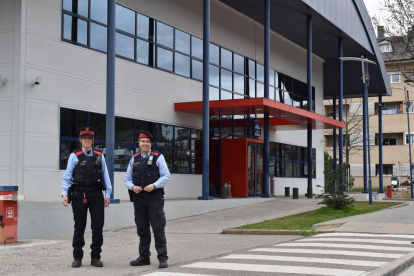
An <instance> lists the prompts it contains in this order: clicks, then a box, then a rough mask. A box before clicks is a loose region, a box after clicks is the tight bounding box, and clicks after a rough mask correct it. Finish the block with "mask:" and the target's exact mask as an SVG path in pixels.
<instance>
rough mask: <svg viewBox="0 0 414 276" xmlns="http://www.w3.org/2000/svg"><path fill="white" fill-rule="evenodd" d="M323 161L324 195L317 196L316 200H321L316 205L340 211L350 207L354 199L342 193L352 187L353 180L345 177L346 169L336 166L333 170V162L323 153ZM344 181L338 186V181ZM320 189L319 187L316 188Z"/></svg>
mask: <svg viewBox="0 0 414 276" xmlns="http://www.w3.org/2000/svg"><path fill="white" fill-rule="evenodd" d="M324 160H325V170H324V174H325V187H324V193H323V194H320V195H317V196H316V198H321V199H322V201H321V202H319V203H318V204H324V205H326V206H327V207H329V208H332V209H336V210H342V209H344V208H345V207H351V206H353V204H354V201H355V200H354V199H353V198H352V197H350V196H347V195H346V194H344V193H343V191H344V190H345V189H347V188H348V187H350V186H352V185H353V178H352V177H349V179H347V177H346V169H345V165H344V166H339V165H338V166H337V168H336V170H334V166H333V164H334V160H333V159H332V157H331V156H329V154H328V153H327V152H325V153H324ZM341 177H342V179H344V180H346V181H344V184H342V185H339V181H340V179H341ZM318 187H320V186H318Z"/></svg>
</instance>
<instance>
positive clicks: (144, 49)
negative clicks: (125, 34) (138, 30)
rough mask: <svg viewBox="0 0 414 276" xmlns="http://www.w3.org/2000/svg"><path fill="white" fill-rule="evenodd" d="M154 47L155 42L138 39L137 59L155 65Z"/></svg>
mask: <svg viewBox="0 0 414 276" xmlns="http://www.w3.org/2000/svg"><path fill="white" fill-rule="evenodd" d="M154 48H155V46H154V45H153V44H151V43H148V42H146V41H143V40H141V39H137V61H138V62H139V63H143V64H146V65H149V66H154V65H155V62H154V59H155V55H154Z"/></svg>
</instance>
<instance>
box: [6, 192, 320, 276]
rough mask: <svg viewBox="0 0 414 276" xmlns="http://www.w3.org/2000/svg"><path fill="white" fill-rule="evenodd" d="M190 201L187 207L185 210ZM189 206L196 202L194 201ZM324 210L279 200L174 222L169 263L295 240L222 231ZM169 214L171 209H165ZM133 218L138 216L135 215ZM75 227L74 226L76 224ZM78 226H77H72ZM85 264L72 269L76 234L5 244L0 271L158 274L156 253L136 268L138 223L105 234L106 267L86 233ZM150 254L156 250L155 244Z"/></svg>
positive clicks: (169, 232)
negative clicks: (95, 261) (96, 261)
mask: <svg viewBox="0 0 414 276" xmlns="http://www.w3.org/2000/svg"><path fill="white" fill-rule="evenodd" d="M185 206H186V205H183V207H184V208H185ZM188 206H192V205H191V204H189V205H188ZM316 208H319V206H318V205H317V201H316V200H313V199H304V198H303V199H299V200H292V199H285V198H277V199H274V200H269V201H266V202H263V203H256V204H251V205H247V206H240V207H235V208H231V209H226V210H222V211H213V212H210V213H207V214H203V215H196V216H192V217H187V218H181V219H175V220H169V221H168V222H167V227H166V232H167V241H168V255H169V257H170V259H169V261H168V262H169V264H170V266H172V267H174V266H179V265H182V264H186V263H189V262H193V261H200V260H204V259H207V258H211V257H214V256H219V255H223V254H227V253H232V252H237V251H240V250H248V249H252V248H256V247H258V246H270V245H273V244H278V243H281V242H284V241H290V240H294V239H297V238H300V236H294V235H283V236H280V235H272V236H260V235H251V236H245V235H222V234H220V233H221V232H222V230H223V229H225V228H228V227H235V226H240V225H244V224H248V223H255V222H260V221H263V220H266V219H272V218H277V217H283V216H287V215H291V214H295V213H301V212H306V211H310V210H314V209H316ZM165 211H166V212H167V213H168V209H166V210H165ZM130 219H131V220H133V217H132V216H131V218H130ZM72 227H73V226H72ZM72 229H73V228H72ZM85 241H86V245H85V247H84V252H85V254H84V259H83V264H84V265H83V266H82V267H81V268H80V269H72V268H71V267H70V264H71V262H72V246H71V243H72V236H71V235H67V236H60V237H53V238H42V240H26V241H21V242H20V243H18V244H16V245H6V246H1V249H0V260H2V262H1V268H0V275H99V276H103V275H142V274H148V273H150V272H158V271H159V270H158V262H157V261H156V258H155V255H153V256H152V258H151V261H152V263H151V265H150V266H144V267H131V266H130V265H129V262H130V261H131V260H133V259H136V258H137V257H138V252H137V249H138V237H137V234H136V229H135V227H132V228H125V229H121V230H107V231H105V232H104V245H103V248H102V250H103V251H102V261H103V263H104V268H102V269H101V268H94V267H91V266H90V257H89V252H90V250H89V245H90V243H91V233H90V232H88V233H86V234H85ZM151 252H152V253H153V254H154V252H156V251H155V248H154V246H153V244H152V249H151Z"/></svg>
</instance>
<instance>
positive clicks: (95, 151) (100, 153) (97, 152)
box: [93, 150, 102, 155]
mask: <svg viewBox="0 0 414 276" xmlns="http://www.w3.org/2000/svg"><path fill="white" fill-rule="evenodd" d="M93 152H94V153H96V154H98V155H102V152H100V151H97V150H94V151H93Z"/></svg>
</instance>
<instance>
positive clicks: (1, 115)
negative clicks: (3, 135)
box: [0, 101, 12, 147]
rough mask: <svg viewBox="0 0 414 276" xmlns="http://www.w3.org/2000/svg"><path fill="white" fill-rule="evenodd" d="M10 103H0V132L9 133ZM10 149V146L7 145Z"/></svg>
mask: <svg viewBox="0 0 414 276" xmlns="http://www.w3.org/2000/svg"><path fill="white" fill-rule="evenodd" d="M11 114H12V101H0V132H5V131H6V132H9V131H11V125H12V122H11V119H12V118H11ZM9 147H11V145H9Z"/></svg>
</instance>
